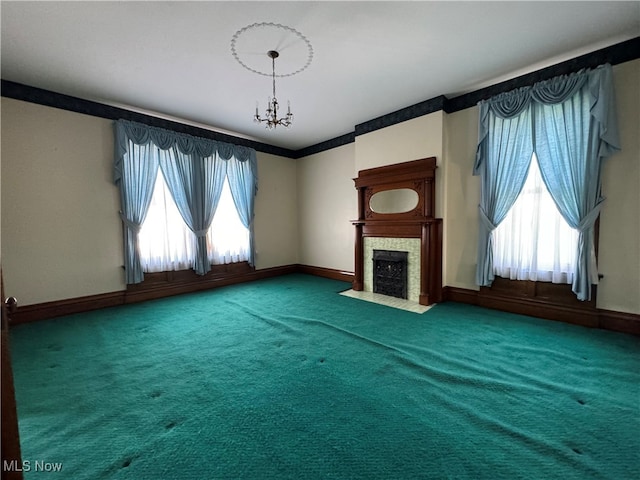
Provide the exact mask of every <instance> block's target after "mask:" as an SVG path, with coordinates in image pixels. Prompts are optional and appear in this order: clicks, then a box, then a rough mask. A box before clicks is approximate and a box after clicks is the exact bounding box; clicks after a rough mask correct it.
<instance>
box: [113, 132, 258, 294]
mask: <svg viewBox="0 0 640 480" xmlns="http://www.w3.org/2000/svg"><path fill="white" fill-rule="evenodd" d="M114 127H115V159H114V183H115V184H116V185H117V186H118V188H119V189H120V199H121V208H122V210H121V212H120V216H121V218H122V221H123V224H124V232H125V234H124V241H125V243H124V248H125V277H126V282H127V283H128V284H132V283H140V282H142V281H143V280H144V273H143V271H142V266H141V263H140V254H139V247H138V238H137V235H138V232H139V230H140V226H141V225H142V223H143V222H144V219H145V217H146V213H147V210H148V207H149V202H150V200H151V194H152V193H153V186H154V184H155V179H156V176H157V174H158V169H160V170H161V172H162V175H163V176H164V178H165V181H166V183H167V185H168V187H169V191H170V193H171V196H172V197H173V199H174V201H175V203H176V205H177V206H178V210H179V211H180V215H181V216H182V218H183V220H184V221H185V223H186V224H187V226H188V227H189V229H190V230H191V231H192V232H193V233H194V235H195V236H196V239H197V252H196V258H195V261H194V265H193V269H194V270H195V271H196V273H198V274H200V275H204V274H206V273H207V272H208V271H209V270H210V269H211V267H210V262H209V260H208V258H207V245H206V235H207V230H208V229H209V227H210V225H211V222H212V219H213V216H214V214H215V211H216V207H217V204H218V200H219V198H220V194H221V192H222V186H223V184H224V180H225V178H228V182H229V186H230V188H231V191H232V193H233V192H237V193H233V195H234V202H235V203H236V207H237V209H238V214H239V215H240V217H241V219H242V221H243V223H244V224H245V226H246V227H247V228H248V229H249V232H250V246H251V251H250V259H249V263H250V265H252V266H253V265H254V258H255V252H254V241H253V218H254V199H255V195H256V193H257V190H258V172H257V159H256V152H255V150H253V149H251V148H247V147H243V146H239V145H232V144H229V143H225V142H218V141H215V140H210V139H205V138H199V137H193V136H191V135H187V134H181V133H177V132H172V131H169V130H165V129H161V128H157V127H150V126H147V125H143V124H139V123H136V122H131V121H128V120H117V121H116V122H114ZM229 172H231V173H229ZM236 172H241V173H236ZM236 196H238V198H239V200H236Z"/></svg>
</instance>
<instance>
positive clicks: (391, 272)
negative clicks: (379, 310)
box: [373, 250, 409, 299]
mask: <svg viewBox="0 0 640 480" xmlns="http://www.w3.org/2000/svg"><path fill="white" fill-rule="evenodd" d="M408 258H409V253H408V252H398V251H394V250H374V251H373V292H374V293H381V294H383V295H389V296H391V297H397V298H404V299H407V262H408Z"/></svg>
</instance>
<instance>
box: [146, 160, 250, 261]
mask: <svg viewBox="0 0 640 480" xmlns="http://www.w3.org/2000/svg"><path fill="white" fill-rule="evenodd" d="M138 242H139V248H140V257H141V264H142V270H143V271H144V272H164V271H171V270H186V269H189V268H191V267H192V265H193V262H194V258H195V254H196V237H195V235H194V234H193V232H192V231H191V230H189V227H187V225H186V223H185V222H184V220H183V219H182V216H181V215H180V212H179V211H178V207H176V204H175V202H174V201H173V198H172V197H171V193H170V192H169V188H168V187H167V184H166V182H165V180H164V177H163V175H162V173H161V172H160V171H158V176H157V178H156V183H155V188H154V192H153V196H152V198H151V205H150V206H149V211H148V213H147V217H146V218H145V221H144V223H143V224H142V227H141V229H140V232H139V233H138ZM207 253H208V257H209V260H210V261H211V263H212V264H222V263H232V262H241V261H246V260H247V259H248V258H249V230H248V229H247V228H245V227H244V226H243V225H242V222H241V221H240V219H239V217H238V213H237V211H236V208H235V205H234V203H233V199H232V197H231V192H230V190H229V185H228V182H227V180H226V179H225V182H224V187H223V190H222V195H221V197H220V201H219V203H218V207H217V209H216V214H215V216H214V218H213V222H212V223H211V227H210V228H209V231H208V233H207Z"/></svg>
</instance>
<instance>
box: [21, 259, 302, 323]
mask: <svg viewBox="0 0 640 480" xmlns="http://www.w3.org/2000/svg"><path fill="white" fill-rule="evenodd" d="M297 271H298V266H297V265H285V266H281V267H272V268H265V269H261V270H252V271H250V272H248V273H238V274H233V275H228V276H227V277H210V278H207V279H203V278H202V277H198V276H197V275H195V274H194V277H196V278H195V279H193V281H191V280H186V281H185V280H184V278H183V279H182V280H181V281H180V279H178V281H176V282H174V283H171V282H170V281H165V282H162V281H160V280H158V279H157V278H153V277H152V279H151V280H152V282H150V283H149V284H147V285H146V286H144V287H143V286H133V287H131V286H130V287H129V289H127V290H124V291H118V292H109V293H102V294H97V295H88V296H85V297H77V298H69V299H64V300H56V301H52V302H44V303H37V304H32V305H24V306H19V307H18V308H17V310H16V312H15V313H14V314H13V315H12V316H11V324H12V325H18V324H22V323H29V322H35V321H39V320H48V319H51V318H55V317H61V316H64V315H73V314H76V313H84V312H90V311H92V310H98V309H100V308H107V307H115V306H118V305H124V304H127V303H137V302H142V301H146V300H155V299H158V298H164V297H168V296H172V295H180V294H183V293H192V292H197V291H201V290H205V289H210V288H216V287H222V286H225V285H232V284H236V283H243V282H250V281H253V280H260V279H262V278H269V277H276V276H279V275H286V274H289V273H295V272H297ZM165 273H174V274H176V273H177V274H178V277H181V276H183V277H187V278H188V277H189V275H188V274H186V275H184V274H183V273H182V272H165ZM198 279H199V280H198Z"/></svg>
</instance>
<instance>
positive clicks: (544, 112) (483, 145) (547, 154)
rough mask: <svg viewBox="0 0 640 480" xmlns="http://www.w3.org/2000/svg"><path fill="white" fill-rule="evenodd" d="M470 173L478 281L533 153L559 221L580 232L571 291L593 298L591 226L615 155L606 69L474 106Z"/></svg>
mask: <svg viewBox="0 0 640 480" xmlns="http://www.w3.org/2000/svg"><path fill="white" fill-rule="evenodd" d="M478 106H479V111H480V122H479V128H478V148H477V151H476V159H475V164H474V168H473V173H474V175H479V176H480V179H481V191H482V193H481V198H480V205H479V207H478V208H479V216H480V232H479V242H478V264H477V270H476V283H477V284H478V285H480V286H490V285H491V283H492V282H493V279H494V273H493V262H492V232H493V230H495V228H496V227H497V226H498V225H499V224H500V222H501V221H502V220H503V219H504V216H505V215H506V213H507V212H508V210H509V209H510V208H511V206H512V205H513V203H514V202H515V200H516V198H517V196H518V194H519V193H520V191H521V189H522V186H523V183H524V180H525V178H526V174H527V171H528V168H529V163H530V161H531V158H532V156H533V153H535V154H536V156H537V158H538V163H539V166H540V172H541V175H542V179H543V181H544V183H545V186H546V187H547V189H548V190H549V192H550V194H551V197H552V198H553V200H554V203H555V204H556V207H557V208H558V210H559V211H560V214H561V215H562V216H563V218H564V219H565V221H566V222H567V223H568V224H569V225H570V226H571V227H572V228H574V229H576V230H577V231H578V232H579V237H578V252H577V255H576V267H575V271H576V274H575V275H574V279H573V283H572V290H573V292H574V293H575V294H576V296H577V297H578V299H580V300H588V299H590V298H591V285H592V284H595V283H597V282H598V272H597V266H596V265H595V262H594V259H595V256H594V254H593V252H594V240H593V238H594V235H593V234H594V231H593V227H594V222H595V220H596V219H597V217H598V214H599V211H600V208H601V206H602V202H604V197H602V195H601V191H600V190H601V169H602V164H603V161H604V160H605V159H606V158H607V157H609V156H610V155H611V154H613V153H615V152H616V151H618V150H620V142H619V134H618V126H617V120H616V118H617V116H616V105H615V96H614V90H613V77H612V69H611V65H608V64H607V65H602V66H600V67H598V68H596V69H593V70H581V71H580V72H576V73H573V74H570V75H563V76H560V77H556V78H553V79H550V80H547V81H543V82H539V83H536V84H534V85H533V86H531V87H524V88H521V89H518V90H515V91H513V92H507V93H505V94H501V95H498V96H496V97H493V98H491V99H488V100H484V101H481V102H479V104H478Z"/></svg>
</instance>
